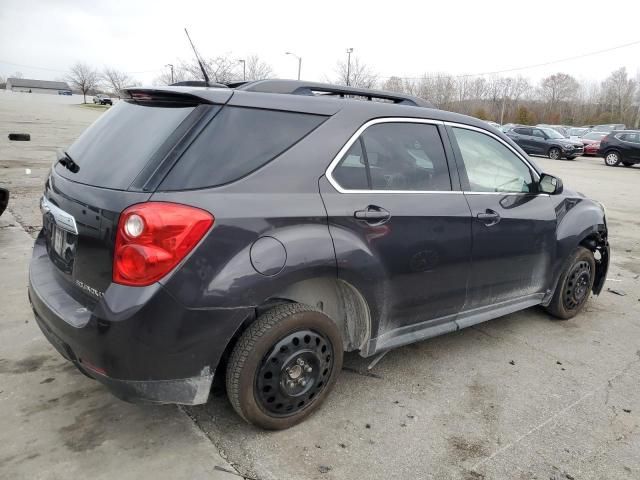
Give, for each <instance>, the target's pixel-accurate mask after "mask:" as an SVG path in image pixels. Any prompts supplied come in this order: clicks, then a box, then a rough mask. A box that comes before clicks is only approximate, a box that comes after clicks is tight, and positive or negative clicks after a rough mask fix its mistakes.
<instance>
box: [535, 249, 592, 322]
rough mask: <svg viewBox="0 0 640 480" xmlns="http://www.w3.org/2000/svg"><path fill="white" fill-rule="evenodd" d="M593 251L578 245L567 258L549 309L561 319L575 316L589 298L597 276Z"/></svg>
mask: <svg viewBox="0 0 640 480" xmlns="http://www.w3.org/2000/svg"><path fill="white" fill-rule="evenodd" d="M595 270H596V262H595V259H594V258H593V253H592V252H591V251H590V250H587V249H586V248H584V247H578V248H577V249H576V250H575V252H574V253H573V255H571V257H569V258H568V259H567V261H566V262H565V265H564V269H563V271H562V274H561V275H560V280H558V285H557V286H556V291H555V293H554V294H553V298H552V299H551V303H549V305H548V306H547V307H546V309H547V311H548V312H549V313H550V314H551V315H553V316H554V317H556V318H558V319H560V320H568V319H570V318H573V317H575V316H576V315H577V314H578V313H579V312H580V310H582V308H583V307H584V305H585V303H587V300H588V299H589V294H590V293H591V289H592V288H593V281H594V278H595Z"/></svg>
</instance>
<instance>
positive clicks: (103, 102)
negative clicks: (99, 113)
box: [93, 93, 113, 105]
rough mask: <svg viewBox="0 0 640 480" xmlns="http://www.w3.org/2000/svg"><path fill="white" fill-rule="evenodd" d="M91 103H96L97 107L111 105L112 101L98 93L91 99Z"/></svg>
mask: <svg viewBox="0 0 640 480" xmlns="http://www.w3.org/2000/svg"><path fill="white" fill-rule="evenodd" d="M93 103H97V104H99V105H113V101H112V100H111V98H109V97H108V96H107V95H104V94H102V93H99V94H98V95H96V96H95V97H93Z"/></svg>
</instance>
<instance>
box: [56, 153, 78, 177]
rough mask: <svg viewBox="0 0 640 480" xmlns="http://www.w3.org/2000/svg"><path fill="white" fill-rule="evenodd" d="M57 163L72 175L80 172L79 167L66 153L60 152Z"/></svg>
mask: <svg viewBox="0 0 640 480" xmlns="http://www.w3.org/2000/svg"><path fill="white" fill-rule="evenodd" d="M58 163H59V164H60V165H62V166H63V167H64V168H66V169H67V170H70V171H71V172H72V173H78V172H79V171H80V165H78V164H77V163H76V162H74V161H73V158H71V157H70V156H69V154H68V153H67V152H61V156H60V157H59V158H58Z"/></svg>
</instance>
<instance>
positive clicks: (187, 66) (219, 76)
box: [182, 55, 240, 83]
mask: <svg viewBox="0 0 640 480" xmlns="http://www.w3.org/2000/svg"><path fill="white" fill-rule="evenodd" d="M202 63H203V64H204V68H205V70H206V71H207V75H208V76H209V80H211V81H212V82H216V83H230V82H233V81H235V80H238V78H239V75H238V72H239V68H240V67H239V65H238V61H237V60H236V59H235V58H232V57H231V56H226V55H223V56H219V57H212V58H208V59H202ZM182 67H183V68H184V70H185V71H186V73H187V75H188V76H190V77H191V78H197V79H200V80H203V78H202V71H201V70H200V65H198V62H197V61H196V60H195V59H194V60H193V61H191V62H189V63H184V64H182Z"/></svg>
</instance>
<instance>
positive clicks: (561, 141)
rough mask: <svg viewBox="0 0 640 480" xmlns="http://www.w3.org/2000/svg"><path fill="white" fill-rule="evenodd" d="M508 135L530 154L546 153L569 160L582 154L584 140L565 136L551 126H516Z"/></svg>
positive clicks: (549, 155) (555, 158) (555, 157)
mask: <svg viewBox="0 0 640 480" xmlns="http://www.w3.org/2000/svg"><path fill="white" fill-rule="evenodd" d="M507 136H508V137H509V138H511V139H512V140H513V141H514V142H516V143H517V144H518V145H519V146H520V148H522V149H523V150H524V151H525V152H527V153H528V154H530V155H546V156H548V157H549V158H551V159H554V160H559V159H561V158H562V157H564V158H566V159H567V160H573V159H574V158H576V157H578V156H580V155H582V153H583V152H584V147H583V145H582V142H580V141H577V140H570V139H568V138H565V137H564V136H563V135H562V134H561V133H559V132H558V131H556V130H555V129H553V128H550V127H516V128H513V129H511V130H509V131H508V132H507Z"/></svg>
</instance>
